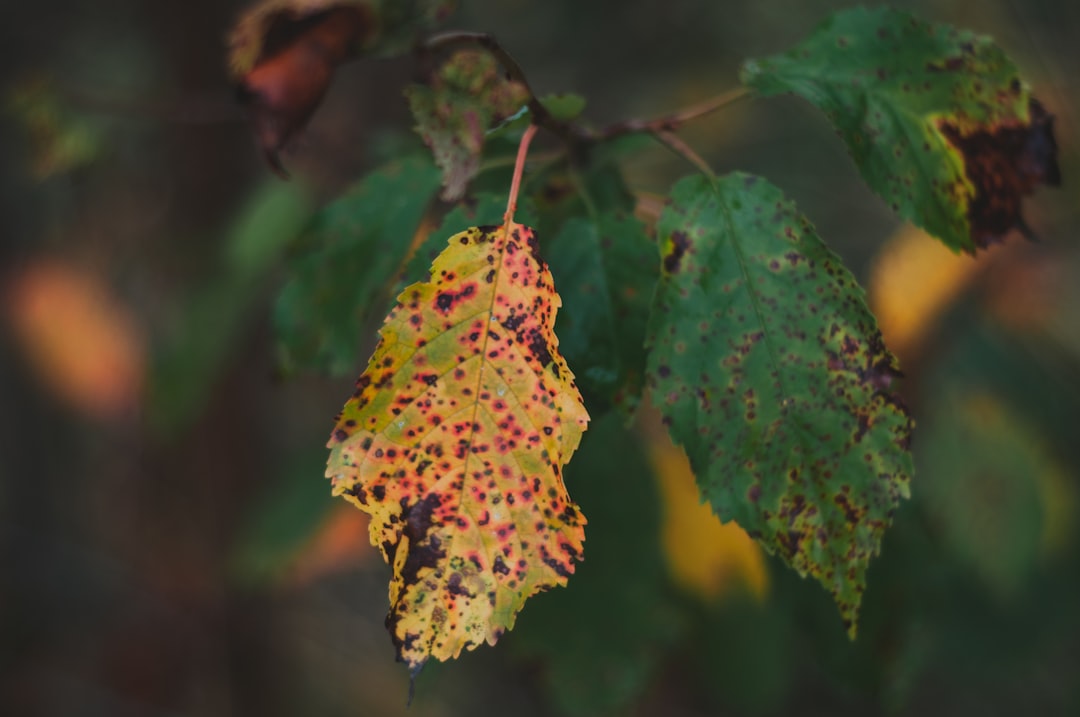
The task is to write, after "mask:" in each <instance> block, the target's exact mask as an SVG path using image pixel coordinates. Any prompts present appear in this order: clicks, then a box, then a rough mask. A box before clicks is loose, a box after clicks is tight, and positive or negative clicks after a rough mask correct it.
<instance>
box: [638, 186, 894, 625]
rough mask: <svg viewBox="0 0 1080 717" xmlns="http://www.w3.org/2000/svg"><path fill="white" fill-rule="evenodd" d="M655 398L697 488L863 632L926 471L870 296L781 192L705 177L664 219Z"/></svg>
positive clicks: (677, 195) (653, 331)
mask: <svg viewBox="0 0 1080 717" xmlns="http://www.w3.org/2000/svg"><path fill="white" fill-rule="evenodd" d="M657 237H658V241H659V242H660V253H661V256H662V262H661V263H662V267H663V269H662V273H661V278H660V282H659V285H658V287H657V291H656V296H655V299H654V303H653V313H652V316H651V318H650V324H649V342H650V345H651V353H650V355H649V362H648V373H649V380H650V383H651V385H652V387H653V401H654V402H655V403H656V404H657V405H658V407H659V408H660V410H661V412H662V413H663V414H664V421H665V423H666V424H667V425H668V427H669V430H670V432H671V435H672V437H673V438H674V440H675V441H676V443H679V444H681V445H683V446H684V447H685V448H686V451H687V454H688V455H689V457H690V462H691V465H692V466H693V468H694V472H695V474H696V475H697V479H698V485H699V486H700V488H701V491H702V493H703V495H704V497H705V498H707V499H708V500H709V502H710V503H711V504H712V506H713V509H714V510H715V511H716V513H717V514H718V515H719V516H720V517H721V518H722V519H723V520H735V521H737V522H738V523H739V525H741V526H742V527H743V528H745V529H746V530H747V532H749V533H750V534H751V535H753V536H754V537H755V538H757V539H758V540H759V541H760V542H761V544H762V545H764V546H765V548H766V549H768V550H769V551H771V552H775V553H779V554H780V555H781V557H783V558H784V559H785V560H786V561H787V562H788V564H789V565H791V566H792V567H793V568H795V569H796V570H797V571H798V572H799V573H800V574H802V575H806V574H810V575H812V576H814V577H815V578H816V579H817V580H818V581H819V582H821V584H822V585H824V586H825V588H826V589H827V590H828V591H829V592H830V593H832V595H833V597H834V599H835V600H836V602H837V604H838V606H839V608H840V612H841V615H842V617H843V619H844V622H845V624H846V625H847V626H848V629H849V632H850V634H852V635H854V633H855V620H856V616H857V613H858V607H859V602H860V599H861V597H862V592H863V588H864V576H865V573H866V568H867V565H868V564H869V561H870V559H871V558H872V557H873V556H874V555H876V554H877V552H878V550H879V547H880V544H881V538H882V535H883V533H884V531H885V529H886V527H887V526H888V525H889V523H890V522H891V520H892V515H893V512H894V511H895V509H896V507H897V506H898V505H899V502H900V499H901V498H907V497H908V496H909V482H910V478H911V474H912V466H911V456H910V454H909V452H908V444H909V441H910V438H911V429H912V421H911V419H910V418H909V417H908V414H907V411H906V410H905V409H904V408H903V406H902V405H900V404H899V403H898V402H897V400H896V399H895V398H893V397H892V396H891V395H890V394H889V393H888V388H889V385H890V384H891V382H892V380H893V378H894V377H895V376H897V375H898V372H897V367H896V360H895V359H894V358H893V356H892V355H891V354H890V353H889V352H888V350H887V349H886V348H885V346H884V344H883V342H882V339H881V334H880V332H879V331H878V329H877V326H876V324H875V322H874V318H873V316H872V315H871V314H870V311H869V310H868V309H867V307H866V304H865V303H864V298H863V292H862V290H861V289H860V288H859V286H858V284H856V282H855V280H854V278H852V276H851V274H850V273H849V272H848V271H847V269H845V268H844V267H843V265H841V263H840V262H839V260H838V259H837V258H836V256H834V255H833V254H832V253H831V252H830V251H829V250H828V248H827V247H826V246H825V245H824V244H823V243H822V242H821V240H820V239H819V238H818V236H817V234H816V233H815V232H814V229H813V227H812V226H811V225H810V223H809V222H808V221H807V220H806V219H805V218H804V217H803V216H802V215H800V214H799V213H798V212H797V211H796V210H795V207H794V205H793V204H792V203H791V202H789V201H787V200H786V199H785V198H784V196H783V194H782V193H781V192H780V190H778V189H777V188H776V187H773V186H772V185H770V184H769V183H767V182H765V181H764V180H762V179H759V178H757V177H752V176H748V175H744V174H733V175H730V176H728V177H725V178H724V179H723V180H720V181H718V182H716V183H712V182H711V181H710V180H708V179H706V178H704V177H691V178H688V179H684V180H682V181H681V182H679V183H678V184H677V185H676V186H675V188H674V189H673V190H672V194H671V203H670V204H669V206H668V207H667V208H666V209H665V210H664V213H663V214H662V215H661V217H660V221H659V223H658V225H657Z"/></svg>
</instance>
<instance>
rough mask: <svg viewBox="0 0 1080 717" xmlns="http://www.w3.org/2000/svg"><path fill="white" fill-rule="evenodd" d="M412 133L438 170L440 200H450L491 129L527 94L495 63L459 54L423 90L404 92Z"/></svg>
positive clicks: (470, 173)
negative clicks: (413, 121) (440, 175)
mask: <svg viewBox="0 0 1080 717" xmlns="http://www.w3.org/2000/svg"><path fill="white" fill-rule="evenodd" d="M405 95H406V97H407V98H408V100H409V107H410V108H411V109H412V113H413V116H414V117H415V118H416V131H417V132H419V133H420V136H421V137H422V138H423V139H424V142H425V143H426V144H427V145H428V146H429V147H431V151H432V153H433V154H434V155H435V163H436V164H438V165H439V167H440V168H441V169H442V171H443V187H444V189H443V199H446V200H447V201H455V200H457V199H460V198H461V197H462V196H464V194H465V187H466V185H467V184H468V183H469V180H471V179H472V178H473V177H474V176H476V173H477V172H478V171H479V169H480V155H481V153H482V152H483V149H484V139H485V137H486V135H487V132H488V130H489V129H491V127H492V126H493V124H496V123H498V122H501V121H502V120H504V119H506V118H507V117H509V116H510V115H512V114H514V113H515V112H517V111H518V110H520V109H521V108H522V106H523V105H524V104H525V102H526V100H527V99H528V90H526V88H525V86H524V85H522V84H521V83H519V82H514V81H513V80H509V79H507V78H506V77H504V76H503V73H502V72H501V71H500V69H499V65H498V63H497V62H496V61H495V59H494V58H493V57H492V56H491V55H489V54H488V53H486V52H483V51H480V50H459V51H458V52H455V53H454V54H453V55H451V56H450V57H449V58H448V59H447V60H446V62H444V63H443V64H442V65H441V66H440V67H439V69H438V70H437V71H436V72H435V74H434V75H433V76H432V78H431V81H430V84H429V85H411V86H409V87H408V88H406V90H405Z"/></svg>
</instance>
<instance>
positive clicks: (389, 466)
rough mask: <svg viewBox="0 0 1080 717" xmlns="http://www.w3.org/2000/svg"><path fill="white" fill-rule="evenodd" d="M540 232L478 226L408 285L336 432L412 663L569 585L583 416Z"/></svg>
mask: <svg viewBox="0 0 1080 717" xmlns="http://www.w3.org/2000/svg"><path fill="white" fill-rule="evenodd" d="M559 304H560V301H559V296H558V294H557V293H556V292H555V289H554V286H553V284H552V280H551V273H550V272H549V271H548V268H547V265H546V264H545V263H544V262H543V260H542V259H541V258H540V256H539V254H538V245H537V241H536V237H535V235H534V233H533V230H532V229H530V228H528V227H526V226H522V225H519V224H515V223H512V222H510V223H508V224H504V225H503V226H498V227H495V226H487V227H473V228H470V229H467V230H466V231H464V232H461V233H460V234H456V235H454V236H453V237H451V238H450V240H449V246H448V247H447V248H446V249H445V250H444V251H443V253H442V254H441V255H439V257H438V258H437V259H436V260H435V262H434V264H433V266H432V271H431V280H430V281H429V282H427V283H417V284H413V285H412V286H410V287H408V288H407V289H405V291H404V292H402V294H401V295H400V296H399V297H398V303H397V305H396V306H395V307H394V309H393V310H391V312H390V315H389V316H388V317H387V319H386V323H385V325H384V326H383V328H382V331H381V341H380V342H379V345H378V346H377V347H376V349H375V353H374V355H373V356H372V358H371V361H370V363H369V364H368V367H367V370H366V371H364V373H363V375H361V376H360V379H359V380H358V381H357V387H356V393H355V394H354V395H353V398H352V399H350V400H349V401H348V403H346V404H345V408H344V410H343V411H342V413H341V415H340V417H339V419H338V422H337V426H336V427H335V429H334V432H333V435H332V437H331V439H330V443H329V447H330V449H331V452H330V461H329V466H328V468H327V476H328V477H329V478H330V479H331V480H332V482H333V490H334V494H335V495H341V496H344V497H345V498H346V499H347V500H349V501H350V502H352V503H354V504H355V505H356V506H357V507H358V508H360V509H361V510H363V511H365V512H367V513H369V514H371V516H372V519H371V542H372V544H374V545H376V546H378V547H379V548H380V550H381V551H382V554H383V557H384V558H385V559H386V561H387V562H388V563H390V564H391V565H392V566H393V579H392V581H391V583H390V613H389V616H388V617H387V626H388V628H389V630H390V634H391V637H392V638H393V641H394V644H395V645H396V646H397V650H398V657H399V659H401V660H402V661H404V662H406V663H407V664H408V665H409V667H410V669H411V670H412V672H413V674H416V672H417V671H418V670H419V669H420V667H421V666H423V664H424V662H425V661H426V660H427V659H428V658H430V657H434V658H435V659H437V660H446V659H449V658H453V657H457V656H458V655H459V654H460V653H461V651H462V650H463V649H466V648H468V649H472V648H474V647H475V646H476V645H479V644H480V643H482V642H485V641H486V642H488V643H489V644H494V643H495V641H496V640H498V638H499V636H500V635H502V634H503V632H504V631H506V630H508V629H510V628H511V627H513V624H514V619H515V616H516V615H517V613H518V611H519V610H520V609H521V607H522V605H523V604H524V602H525V600H526V599H527V598H528V597H529V596H530V595H533V594H535V593H537V592H539V591H541V590H546V589H548V588H551V587H553V586H556V585H564V584H565V583H566V580H567V578H568V577H569V576H570V574H571V573H573V572H574V561H575V560H577V559H578V558H579V557H580V555H581V550H582V543H583V541H584V525H585V518H584V516H582V515H581V513H580V511H579V510H578V507H577V505H575V504H574V502H573V501H571V500H570V497H569V495H568V494H567V491H566V487H565V485H564V483H563V479H562V468H563V466H564V465H565V464H566V462H567V461H568V460H569V459H570V456H571V455H572V454H573V452H574V450H575V449H576V448H577V446H578V443H579V442H580V440H581V435H582V432H583V431H584V430H585V427H586V424H587V422H588V414H587V413H586V412H585V407H584V405H583V404H582V402H581V395H580V394H579V393H578V389H577V387H576V386H575V385H574V377H573V374H571V373H570V370H569V369H568V368H567V365H566V362H565V360H564V359H563V358H562V357H561V356H560V355H559V352H558V339H556V337H555V334H554V331H553V327H554V324H555V313H556V310H557V308H558V306H559Z"/></svg>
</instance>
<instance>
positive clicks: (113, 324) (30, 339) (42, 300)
mask: <svg viewBox="0 0 1080 717" xmlns="http://www.w3.org/2000/svg"><path fill="white" fill-rule="evenodd" d="M5 303H6V309H7V311H6V313H7V318H8V320H9V322H10V323H11V325H12V328H13V331H14V334H15V337H16V340H17V343H18V344H19V345H20V346H21V347H22V349H23V350H24V352H25V353H26V355H27V357H28V358H29V361H30V364H31V366H32V367H33V369H34V370H35V371H36V372H37V374H38V376H39V377H40V378H41V380H42V382H43V383H44V384H45V385H46V386H47V387H48V388H49V389H50V390H52V391H53V392H54V393H55V394H57V395H58V396H60V397H61V398H63V399H64V400H66V401H67V402H68V403H70V404H72V405H73V406H75V407H76V408H78V409H79V410H81V411H83V412H85V413H87V414H90V415H91V416H95V417H100V418H104V417H114V416H118V415H122V414H124V413H126V412H128V411H131V410H132V409H134V408H135V406H136V405H137V403H138V401H139V397H140V394H141V391H142V386H143V378H144V373H145V350H144V346H143V341H142V337H141V336H140V333H139V330H138V328H137V326H136V324H135V320H134V318H133V317H132V315H131V313H130V312H129V311H128V310H127V308H126V307H124V306H123V305H122V304H120V302H119V301H117V299H116V298H115V297H114V296H112V295H111V293H110V291H109V288H108V287H107V286H106V285H105V284H104V283H103V282H102V281H101V279H100V278H99V277H97V276H94V275H93V274H91V273H89V272H87V271H85V270H83V269H79V268H76V267H72V266H68V265H65V264H62V263H60V262H58V261H56V260H51V259H47V260H42V261H39V262H38V263H36V264H33V265H30V266H27V267H26V268H24V269H22V270H21V271H20V272H18V273H17V274H16V275H15V278H14V280H13V281H12V282H11V285H10V286H9V287H8V291H7V296H6V302H5Z"/></svg>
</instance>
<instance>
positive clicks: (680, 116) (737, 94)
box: [590, 87, 750, 142]
mask: <svg viewBox="0 0 1080 717" xmlns="http://www.w3.org/2000/svg"><path fill="white" fill-rule="evenodd" d="M748 97H750V90H749V89H747V88H746V87H736V88H734V89H731V90H728V91H727V92H724V93H723V94H720V95H717V96H716V97H711V98H709V99H707V100H705V101H704V102H699V103H698V104H696V105H691V106H690V107H686V108H684V109H681V110H679V111H677V112H673V113H671V114H669V115H664V116H662V117H656V118H654V119H651V120H640V119H629V120H623V121H622V122H616V123H615V124H611V125H608V126H607V127H605V128H604V129H602V130H599V131H597V132H594V133H592V135H591V136H590V139H591V140H592V141H593V142H606V141H608V140H611V139H615V138H616V137H622V136H623V135H627V134H638V133H649V134H655V135H658V136H659V135H660V134H661V133H664V132H673V131H675V130H677V129H679V128H680V127H681V126H682V125H684V124H686V123H687V122H689V121H691V120H695V119H698V118H699V117H704V116H705V115H708V114H712V113H713V112H716V111H717V110H721V109H723V108H725V107H727V106H729V105H733V104H735V103H736V102H738V101H740V100H743V99H746V98H748Z"/></svg>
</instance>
